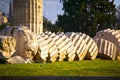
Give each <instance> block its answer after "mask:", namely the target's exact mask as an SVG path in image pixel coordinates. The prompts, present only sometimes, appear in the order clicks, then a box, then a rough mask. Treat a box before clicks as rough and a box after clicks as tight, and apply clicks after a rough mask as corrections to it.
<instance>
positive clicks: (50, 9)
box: [0, 0, 120, 23]
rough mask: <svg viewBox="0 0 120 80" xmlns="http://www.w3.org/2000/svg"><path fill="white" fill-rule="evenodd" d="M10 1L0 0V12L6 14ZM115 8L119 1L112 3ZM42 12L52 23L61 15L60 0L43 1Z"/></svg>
mask: <svg viewBox="0 0 120 80" xmlns="http://www.w3.org/2000/svg"><path fill="white" fill-rule="evenodd" d="M9 1H10V0H0V10H2V11H4V12H6V13H8V10H9ZM114 3H115V4H116V5H117V6H118V5H119V4H120V0H115V2H114ZM43 5H44V11H43V14H44V16H45V17H46V18H48V19H49V20H50V21H52V23H54V22H55V21H56V20H57V15H59V14H63V11H62V7H63V6H62V3H60V0H43Z"/></svg>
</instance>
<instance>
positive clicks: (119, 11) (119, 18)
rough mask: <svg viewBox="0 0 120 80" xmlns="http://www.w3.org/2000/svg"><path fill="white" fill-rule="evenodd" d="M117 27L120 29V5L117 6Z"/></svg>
mask: <svg viewBox="0 0 120 80" xmlns="http://www.w3.org/2000/svg"><path fill="white" fill-rule="evenodd" d="M116 24H117V29H120V5H119V6H118V7H117V23H116Z"/></svg>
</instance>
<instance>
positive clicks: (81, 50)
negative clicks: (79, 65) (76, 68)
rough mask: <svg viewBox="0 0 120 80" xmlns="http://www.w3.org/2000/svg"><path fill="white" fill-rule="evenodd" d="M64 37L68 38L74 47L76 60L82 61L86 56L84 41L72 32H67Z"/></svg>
mask: <svg viewBox="0 0 120 80" xmlns="http://www.w3.org/2000/svg"><path fill="white" fill-rule="evenodd" d="M65 35H66V36H67V37H68V38H70V40H71V41H72V43H73V45H74V49H75V53H76V58H79V60H80V61H81V60H83V59H84V58H85V56H86V54H87V50H86V43H85V41H84V39H83V38H82V37H81V36H80V35H79V34H77V33H74V32H67V33H65Z"/></svg>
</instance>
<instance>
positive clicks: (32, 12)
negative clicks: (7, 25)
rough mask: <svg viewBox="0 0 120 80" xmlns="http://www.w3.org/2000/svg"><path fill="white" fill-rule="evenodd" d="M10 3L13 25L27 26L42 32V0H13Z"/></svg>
mask: <svg viewBox="0 0 120 80" xmlns="http://www.w3.org/2000/svg"><path fill="white" fill-rule="evenodd" d="M10 4H11V3H10ZM12 4H13V19H14V21H13V24H14V25H24V26H28V27H29V28H30V29H31V30H32V31H33V32H35V33H42V32H43V0H13V3H12ZM11 13H12V11H11ZM10 15H12V14H10ZM11 17H12V16H11Z"/></svg>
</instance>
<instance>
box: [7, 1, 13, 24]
mask: <svg viewBox="0 0 120 80" xmlns="http://www.w3.org/2000/svg"><path fill="white" fill-rule="evenodd" d="M8 21H9V22H10V23H13V5H12V0H10V4H9V18H8Z"/></svg>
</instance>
